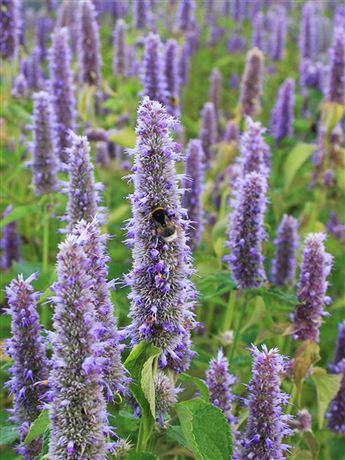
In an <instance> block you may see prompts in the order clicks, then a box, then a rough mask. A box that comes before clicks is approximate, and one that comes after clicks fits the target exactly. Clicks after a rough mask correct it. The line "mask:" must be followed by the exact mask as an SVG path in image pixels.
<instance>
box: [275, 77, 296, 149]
mask: <svg viewBox="0 0 345 460" xmlns="http://www.w3.org/2000/svg"><path fill="white" fill-rule="evenodd" d="M294 88H295V83H294V80H293V79H292V78H287V79H286V80H285V81H284V83H283V84H282V85H281V86H280V88H279V92H278V97H277V101H276V104H275V106H274V107H273V110H272V114H271V130H272V137H273V139H274V140H275V142H276V143H277V144H279V143H280V142H281V141H282V140H283V139H284V138H286V137H291V136H292V129H293V127H292V124H293V120H294V105H295V96H294Z"/></svg>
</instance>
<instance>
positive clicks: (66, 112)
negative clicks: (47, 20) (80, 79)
mask: <svg viewBox="0 0 345 460" xmlns="http://www.w3.org/2000/svg"><path fill="white" fill-rule="evenodd" d="M49 71H50V97H51V101H52V107H53V117H54V129H55V132H56V136H57V151H58V155H59V158H60V160H61V161H62V162H65V163H67V162H68V156H67V152H66V148H67V147H68V146H69V130H71V129H72V130H74V128H75V118H76V111H75V107H76V102H75V96H74V87H73V77H72V73H71V55H70V50H69V46H68V32H67V29H57V30H55V32H54V34H53V36H52V46H51V49H50V53H49Z"/></svg>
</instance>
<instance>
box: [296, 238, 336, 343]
mask: <svg viewBox="0 0 345 460" xmlns="http://www.w3.org/2000/svg"><path fill="white" fill-rule="evenodd" d="M325 239H326V235H325V234H323V233H309V234H308V235H307V236H306V238H305V241H304V248H303V253H302V263H301V272H300V275H299V282H298V290H297V298H298V304H297V305H296V307H295V312H294V314H293V317H292V321H293V329H294V338H295V339H299V340H312V341H314V342H318V341H319V335H320V332H319V329H320V326H321V323H322V317H323V316H326V313H325V311H324V309H323V307H324V304H329V303H330V301H331V299H330V298H329V297H327V296H326V291H327V286H328V283H327V281H326V278H327V276H328V275H329V273H330V271H331V268H332V256H331V255H330V254H328V253H327V252H326V251H325V246H324V241H325Z"/></svg>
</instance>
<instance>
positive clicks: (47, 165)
mask: <svg viewBox="0 0 345 460" xmlns="http://www.w3.org/2000/svg"><path fill="white" fill-rule="evenodd" d="M32 147H33V151H32V157H33V160H32V176H33V177H32V181H33V186H34V188H35V192H36V195H44V194H46V193H51V192H52V191H54V190H55V189H56V187H57V177H56V172H57V169H58V160H57V158H56V142H55V137H54V133H53V121H52V111H51V106H50V99H49V95H48V93H46V92H44V91H41V92H39V93H35V94H34V113H33V145H32Z"/></svg>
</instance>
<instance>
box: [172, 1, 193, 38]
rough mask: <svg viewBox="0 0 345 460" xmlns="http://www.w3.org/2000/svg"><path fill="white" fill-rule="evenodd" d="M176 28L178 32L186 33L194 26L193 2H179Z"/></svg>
mask: <svg viewBox="0 0 345 460" xmlns="http://www.w3.org/2000/svg"><path fill="white" fill-rule="evenodd" d="M176 22H177V28H178V30H182V31H187V30H191V29H193V28H194V26H195V1H194V0H181V2H180V4H179V8H178V10H177V17H176Z"/></svg>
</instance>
